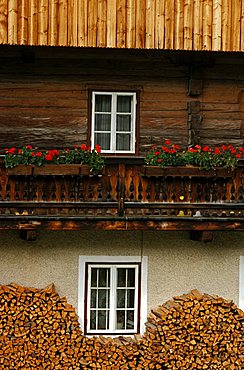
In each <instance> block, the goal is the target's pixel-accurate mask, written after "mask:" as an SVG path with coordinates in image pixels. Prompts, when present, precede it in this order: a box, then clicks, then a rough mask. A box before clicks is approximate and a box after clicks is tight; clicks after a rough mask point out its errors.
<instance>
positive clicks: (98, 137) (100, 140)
mask: <svg viewBox="0 0 244 370" xmlns="http://www.w3.org/2000/svg"><path fill="white" fill-rule="evenodd" d="M95 143H96V144H98V145H100V147H101V148H102V149H103V150H109V149H110V133H109V134H106V133H98V132H96V133H95Z"/></svg>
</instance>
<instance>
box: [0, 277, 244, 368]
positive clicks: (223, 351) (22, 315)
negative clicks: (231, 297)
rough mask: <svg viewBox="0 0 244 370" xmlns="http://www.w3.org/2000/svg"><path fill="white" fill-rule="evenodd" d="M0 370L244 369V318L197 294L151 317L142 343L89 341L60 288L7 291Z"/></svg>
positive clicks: (0, 318) (0, 319)
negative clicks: (62, 296) (59, 291)
mask: <svg viewBox="0 0 244 370" xmlns="http://www.w3.org/2000/svg"><path fill="white" fill-rule="evenodd" d="M0 369H12V370H14V369H25V370H28V369H55V370H56V369H57V370H58V369H62V370H66V369H67V370H80V369H85V370H89V369H102V370H105V369H107V370H126V369H181V370H184V369H207V370H211V369H218V370H221V369H223V370H227V369H229V370H241V369H244V313H243V312H242V311H241V310H239V309H238V308H237V307H236V306H235V304H234V303H233V302H231V301H227V300H224V299H223V298H220V297H217V296H212V295H208V294H200V293H199V292H198V291H197V290H193V291H191V293H189V294H186V295H182V296H180V297H174V298H173V299H172V300H171V301H168V302H166V303H165V304H163V305H162V306H159V307H157V308H156V309H154V310H152V311H151V313H150V314H149V316H148V321H147V323H146V332H145V334H144V335H143V336H140V335H135V336H134V337H118V338H109V337H103V336H99V337H84V336H83V335H82V333H81V330H80V328H79V323H78V317H77V315H76V313H75V309H74V308H73V307H72V306H71V305H69V304H68V303H67V301H66V299H65V298H61V297H60V296H59V295H58V294H57V292H56V291H55V288H54V286H53V285H50V286H49V287H47V288H45V289H34V288H31V289H30V288H24V287H21V286H18V285H16V284H11V285H8V286H1V287H0Z"/></svg>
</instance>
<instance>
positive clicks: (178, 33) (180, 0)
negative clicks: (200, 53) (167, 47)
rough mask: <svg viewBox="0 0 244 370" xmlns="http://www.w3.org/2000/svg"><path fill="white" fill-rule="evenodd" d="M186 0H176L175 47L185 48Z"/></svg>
mask: <svg viewBox="0 0 244 370" xmlns="http://www.w3.org/2000/svg"><path fill="white" fill-rule="evenodd" d="M183 31H184V0H175V49H183V48H184V32H183Z"/></svg>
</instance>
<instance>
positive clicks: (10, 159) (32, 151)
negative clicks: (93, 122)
mask: <svg viewBox="0 0 244 370" xmlns="http://www.w3.org/2000/svg"><path fill="white" fill-rule="evenodd" d="M100 153H101V149H100V146H99V145H96V146H95V149H93V150H91V148H90V147H87V146H86V145H85V144H82V145H80V146H78V145H75V146H74V147H73V148H67V149H62V150H57V149H51V150H38V148H33V147H32V146H31V145H26V146H24V147H23V148H21V149H18V148H9V149H5V166H6V167H7V168H13V167H15V166H18V165H19V164H25V165H35V166H43V165H45V164H47V163H52V164H87V165H88V166H89V167H90V168H91V172H98V171H100V170H101V169H102V168H103V166H104V160H103V158H102V157H101V154H100Z"/></svg>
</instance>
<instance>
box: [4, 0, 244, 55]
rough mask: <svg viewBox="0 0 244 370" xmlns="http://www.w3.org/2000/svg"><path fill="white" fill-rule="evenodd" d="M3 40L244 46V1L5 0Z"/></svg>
mask: <svg viewBox="0 0 244 370" xmlns="http://www.w3.org/2000/svg"><path fill="white" fill-rule="evenodd" d="M0 43H2V44H24V45H53V46H61V45H64V46H83V47H86V46H90V47H113V48H146V49H150V48H152V49H182V50H215V51H217V50H222V51H244V1H243V0H0Z"/></svg>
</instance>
